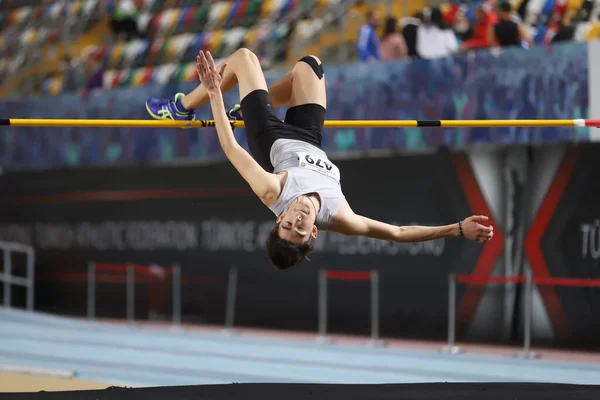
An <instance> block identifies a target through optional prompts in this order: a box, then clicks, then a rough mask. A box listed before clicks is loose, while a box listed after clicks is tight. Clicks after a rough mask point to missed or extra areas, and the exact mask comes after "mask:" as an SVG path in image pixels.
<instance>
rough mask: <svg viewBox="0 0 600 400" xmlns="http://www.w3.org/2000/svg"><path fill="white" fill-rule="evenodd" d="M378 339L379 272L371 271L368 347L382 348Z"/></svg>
mask: <svg viewBox="0 0 600 400" xmlns="http://www.w3.org/2000/svg"><path fill="white" fill-rule="evenodd" d="M383 344H384V343H383V341H382V340H380V339H379V272H377V270H373V271H371V340H369V345H370V346H374V347H380V346H383Z"/></svg>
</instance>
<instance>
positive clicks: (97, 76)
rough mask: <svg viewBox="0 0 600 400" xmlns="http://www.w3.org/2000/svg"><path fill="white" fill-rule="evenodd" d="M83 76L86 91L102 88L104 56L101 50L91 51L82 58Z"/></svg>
mask: <svg viewBox="0 0 600 400" xmlns="http://www.w3.org/2000/svg"><path fill="white" fill-rule="evenodd" d="M83 59H84V62H85V66H84V68H85V75H86V78H87V85H86V89H87V90H88V91H90V90H94V89H98V88H102V87H103V86H104V70H105V65H104V55H103V54H102V51H101V50H93V51H90V52H89V53H88V54H86V55H85V56H84V57H83Z"/></svg>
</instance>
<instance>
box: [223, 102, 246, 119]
mask: <svg viewBox="0 0 600 400" xmlns="http://www.w3.org/2000/svg"><path fill="white" fill-rule="evenodd" d="M227 116H228V117H229V119H230V120H232V121H243V120H244V118H243V117H242V106H240V105H239V104H236V105H235V106H233V108H232V109H231V110H229V112H228V113H227Z"/></svg>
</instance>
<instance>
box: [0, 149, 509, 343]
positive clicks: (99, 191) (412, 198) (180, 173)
mask: <svg viewBox="0 0 600 400" xmlns="http://www.w3.org/2000/svg"><path fill="white" fill-rule="evenodd" d="M463 158H464V159H466V157H463ZM336 164H337V165H338V166H339V167H340V170H341V173H342V187H343V189H344V192H345V194H346V197H347V199H348V200H349V202H350V205H351V206H352V208H353V209H354V211H355V212H357V213H359V214H363V215H365V216H368V217H370V218H375V219H378V220H381V221H385V222H389V223H393V224H402V225H408V224H424V225H437V224H447V223H453V222H456V221H457V220H459V219H462V218H465V217H466V216H468V215H470V214H471V213H472V212H473V210H472V208H473V204H474V203H473V202H472V201H471V200H469V199H467V197H468V196H469V194H468V193H466V192H465V190H463V187H464V181H465V179H466V180H469V179H470V178H468V176H467V178H465V177H464V176H465V173H464V171H463V172H462V173H457V169H456V166H459V169H460V168H462V167H460V163H458V164H457V163H456V162H455V160H454V157H453V156H452V155H451V154H449V153H440V154H436V155H427V156H412V157H390V158H372V159H361V160H346V161H338V162H336ZM465 168H467V169H468V168H469V167H468V166H467V167H465ZM468 173H469V172H468V171H467V174H468ZM461 174H462V175H463V177H462V178H461ZM461 180H462V181H461ZM472 181H473V182H471V183H470V185H471V189H469V190H471V191H473V190H475V191H477V190H478V189H477V185H476V183H474V182H475V180H474V179H472ZM473 187H474V189H473ZM0 190H1V191H2V193H3V197H2V207H0V216H1V224H0V238H2V239H5V240H17V241H20V242H26V243H31V244H33V245H34V246H35V248H36V251H37V261H38V262H37V270H36V271H37V276H38V283H37V285H38V286H37V292H36V295H37V304H38V308H39V309H41V310H48V311H53V312H61V313H72V314H81V315H83V314H84V313H85V309H86V308H85V305H86V284H85V272H86V271H87V265H88V263H89V262H90V261H96V262H102V263H138V264H159V265H171V264H179V265H181V267H182V274H183V316H184V320H187V321H201V322H209V323H217V324H220V323H222V322H223V317H224V309H225V295H226V281H227V274H228V270H229V267H231V266H233V265H235V266H237V267H238V268H239V271H240V272H239V282H238V297H237V299H238V303H237V308H236V323H237V324H239V325H246V326H264V327H276V328H283V329H302V330H316V327H317V276H318V274H317V272H318V270H319V269H321V268H327V269H336V270H347V271H363V270H371V269H377V270H379V273H380V288H381V295H380V306H381V333H382V334H383V335H397V334H402V335H405V336H412V335H414V336H420V337H423V336H427V337H436V338H442V337H444V335H445V332H446V319H447V293H448V292H447V276H448V274H449V273H450V272H452V271H454V272H460V273H470V272H472V270H473V269H474V268H475V266H476V264H478V263H479V264H481V262H482V259H483V262H484V263H487V264H488V265H486V266H484V267H485V268H486V269H487V270H488V272H489V270H491V264H493V262H494V261H495V259H494V257H496V256H497V254H496V253H494V254H495V255H494V254H491V253H490V254H488V256H485V257H484V253H485V249H484V251H483V252H482V247H481V246H480V245H478V244H476V243H473V242H469V241H467V240H465V239H462V238H456V239H445V240H444V239H440V240H436V241H432V242H426V243H410V244H408V243H404V244H400V243H390V242H384V241H377V240H371V239H365V238H357V237H345V236H341V235H338V234H330V233H321V234H320V237H319V239H318V240H316V242H315V252H314V253H313V255H312V257H311V260H312V261H311V262H304V263H303V264H301V265H300V266H298V267H296V268H294V269H292V270H290V271H285V272H278V271H275V270H274V269H273V268H272V267H271V266H270V265H269V263H268V259H267V257H266V255H265V250H264V242H265V238H266V235H267V233H268V232H269V231H270V230H271V229H272V227H273V226H274V220H275V216H274V215H273V214H272V213H271V212H270V211H269V210H268V209H267V208H266V207H264V206H263V205H262V203H260V201H259V200H258V199H257V198H255V196H254V195H253V194H252V192H251V191H250V189H249V187H248V185H247V184H246V183H245V182H244V181H243V180H242V179H241V178H240V177H239V176H238V174H237V172H236V171H235V170H234V169H233V167H231V166H230V165H229V164H228V163H219V164H213V165H205V166H178V167H160V168H159V167H135V168H134V167H130V168H114V169H110V168H104V169H65V170H55V171H44V172H13V173H7V174H5V175H3V176H1V177H0ZM469 190H467V192H468V191H469ZM479 196H480V194H479ZM480 197H481V196H480ZM480 202H481V201H480ZM495 249H496V250H493V251H496V252H499V251H500V250H501V246H500V247H498V246H496V247H495ZM493 251H492V252H493ZM101 286H102V287H103V289H99V295H98V299H97V307H98V312H97V314H98V315H99V316H111V317H124V315H125V310H124V308H123V306H124V302H125V294H124V290H125V289H124V286H123V285H120V286H119V285H116V284H113V285H108V284H101ZM151 294H152V293H150V295H151ZM138 297H139V298H138V301H140V302H143V301H146V300H143V299H142V297H143V296H142V295H141V294H140V295H139V296H138ZM167 297H168V296H167ZM142 308H143V307H140V309H142ZM471 311H472V310H471ZM329 316H330V318H329V322H330V328H331V329H332V330H336V331H347V332H354V333H360V334H363V333H365V334H366V333H368V332H369V321H370V320H369V284H368V282H337V281H332V282H330V283H329Z"/></svg>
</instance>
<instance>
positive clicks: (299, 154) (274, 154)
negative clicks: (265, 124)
mask: <svg viewBox="0 0 600 400" xmlns="http://www.w3.org/2000/svg"><path fill="white" fill-rule="evenodd" d="M270 158H271V163H272V164H273V167H274V168H275V169H274V172H275V173H277V172H281V171H287V174H288V175H287V179H286V181H285V184H284V186H283V188H282V189H281V194H280V195H279V198H278V199H277V201H276V202H275V204H273V205H272V206H271V207H269V209H271V211H273V213H275V215H276V216H279V215H281V214H282V213H284V212H286V211H287V209H288V207H289V206H290V204H291V203H292V202H293V201H294V200H296V199H297V198H298V197H299V196H301V195H303V194H308V193H318V194H319V197H320V198H321V209H320V210H319V214H318V215H317V219H316V221H315V224H316V225H317V227H318V228H319V229H327V228H329V226H330V225H331V222H332V220H333V217H334V216H335V215H336V214H337V212H338V211H339V209H340V207H341V206H342V204H343V203H344V201H345V197H344V194H343V193H342V187H341V185H340V170H339V169H338V167H337V166H336V165H335V164H333V163H332V162H331V161H329V159H328V158H327V154H325V152H324V151H323V150H321V149H319V148H318V147H316V146H313V145H311V144H308V143H306V142H303V141H300V140H292V139H277V140H276V141H275V143H273V146H271V154H270Z"/></svg>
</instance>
